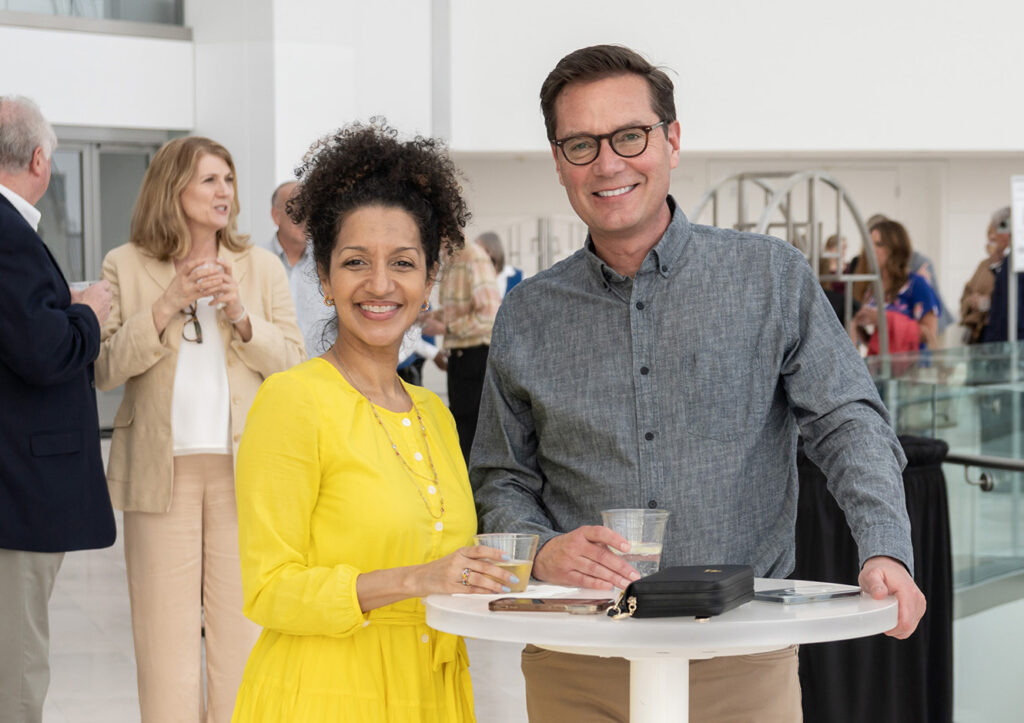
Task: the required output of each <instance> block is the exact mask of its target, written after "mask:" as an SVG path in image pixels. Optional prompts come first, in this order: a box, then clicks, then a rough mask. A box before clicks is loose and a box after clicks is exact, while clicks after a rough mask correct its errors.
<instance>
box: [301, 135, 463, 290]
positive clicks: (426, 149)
mask: <svg viewBox="0 0 1024 723" xmlns="http://www.w3.org/2000/svg"><path fill="white" fill-rule="evenodd" d="M295 175H296V177H297V178H298V179H299V187H298V190H297V192H296V194H295V195H294V196H292V198H291V199H290V200H289V201H288V205H287V210H288V215H289V216H290V217H291V218H292V220H293V221H294V222H295V223H305V224H306V235H307V236H308V237H309V238H310V239H312V241H313V258H314V260H315V261H316V265H317V269H318V270H319V271H320V273H321V274H324V275H326V274H327V273H328V271H329V270H330V266H331V253H332V252H333V251H334V246H335V244H336V243H337V240H338V232H339V231H340V230H341V225H342V224H343V223H344V221H345V219H346V218H347V217H348V215H349V214H350V213H352V212H353V211H356V210H358V209H360V208H365V207H366V206H391V207H396V208H401V209H402V210H404V211H406V212H408V213H409V215H410V216H412V218H413V220H414V221H415V222H416V226H417V227H418V228H419V232H420V241H421V242H422V244H423V251H424V254H425V256H426V258H427V274H428V276H430V277H432V275H433V273H434V270H435V269H436V268H437V264H438V262H439V260H440V257H441V249H442V247H444V250H445V251H446V252H447V253H450V252H452V251H454V250H457V249H459V248H461V247H462V246H463V244H464V243H465V236H464V234H463V229H464V228H465V227H466V222H467V221H468V220H469V210H468V209H467V207H466V202H465V201H464V200H463V198H462V187H461V186H460V184H459V180H458V175H459V174H458V171H457V170H456V168H455V164H454V163H452V160H451V158H449V156H448V152H447V149H446V147H445V145H444V143H443V141H441V140H438V139H436V138H423V137H422V136H416V137H415V138H413V139H412V140H410V141H400V140H398V131H397V130H396V129H394V128H392V127H391V126H389V125H388V124H387V121H386V120H384V119H383V118H371V119H370V122H369V123H368V124H363V123H358V122H357V123H352V124H350V125H348V126H345V127H344V128H342V129H340V130H338V131H336V132H334V133H332V134H330V135H327V136H324V137H323V138H321V139H320V140H318V141H317V142H316V143H314V144H313V145H312V146H310V149H309V151H308V152H307V153H306V155H305V157H304V158H303V159H302V165H301V166H299V167H298V168H296V169H295Z"/></svg>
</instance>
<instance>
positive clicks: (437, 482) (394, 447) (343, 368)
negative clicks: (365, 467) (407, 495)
mask: <svg viewBox="0 0 1024 723" xmlns="http://www.w3.org/2000/svg"><path fill="white" fill-rule="evenodd" d="M331 353H332V354H333V355H334V360H335V361H336V362H338V366H339V367H340V368H341V371H342V373H343V374H344V375H345V378H346V379H347V380H348V383H349V384H351V385H352V388H353V389H355V390H356V391H357V392H359V393H360V394H361V395H362V396H363V399H365V400H366V401H367V402H368V403H369V405H370V411H371V412H373V418H374V419H376V420H377V424H379V425H380V428H381V429H383V430H384V436H385V437H387V440H388V444H390V445H391V450H392V451H393V452H394V453H395V456H396V457H398V459H399V461H401V463H402V466H404V467H405V469H406V471H407V472H408V473H409V476H410V479H409V481H410V482H411V483H412V485H413V487H415V488H416V492H417V493H418V494H419V496H420V499H421V500H423V505H424V506H425V507H426V508H427V514H429V515H430V516H431V517H432V518H434V519H435V520H439V519H441V517H442V516H444V492H442V491H441V482H440V480H439V479H438V476H437V468H436V467H435V466H434V456H433V455H432V454H431V453H430V442H429V441H427V427H426V425H425V424H423V417H421V416H420V410H419V407H417V406H416V402H415V400H414V399H413V398H412V397H411V396H410V397H409V401H410V402H412V411H413V412H415V413H416V421H417V422H419V425H420V434H422V435H423V446H424V447H426V448H427V462H429V463H430V472H431V474H432V475H433V479H432V482H433V483H434V489H436V490H437V494H438V495H439V498H440V501H441V511H440V512H439V513H438V514H436V515H435V514H434V512H433V510H431V509H430V502H429V501H428V500H427V497H426V495H424V494H423V490H421V489H420V486H419V484H417V483H416V479H415V478H416V477H422V478H423V479H429V478H428V477H426V476H424V475H421V474H420V473H418V472H417V471H416V470H414V469H413V468H412V466H411V465H410V464H409V463H408V462H406V461H405V457H403V456H402V453H401V452H399V451H398V445H397V444H395V440H393V439H392V438H391V434H390V433H389V432H388V428H387V427H386V426H384V420H383V419H381V418H380V414H379V413H378V412H377V405H376V404H374V403H373V401H372V400H371V399H370V397H369V396H367V394H366V392H364V391H363V390H362V389H360V388H359V387H357V386H356V383H355V381H354V380H353V378H352V373H351V372H350V371H349V370H348V367H346V366H345V365H344V364H343V363H342V361H341V357H340V356H338V347H337V345H335V346H332V347H331Z"/></svg>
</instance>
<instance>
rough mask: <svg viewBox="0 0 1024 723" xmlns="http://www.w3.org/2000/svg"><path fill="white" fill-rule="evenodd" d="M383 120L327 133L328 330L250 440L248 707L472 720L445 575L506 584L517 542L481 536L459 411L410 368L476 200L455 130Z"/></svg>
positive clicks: (314, 171)
mask: <svg viewBox="0 0 1024 723" xmlns="http://www.w3.org/2000/svg"><path fill="white" fill-rule="evenodd" d="M396 135H397V134H396V131H395V130H393V129H391V128H389V127H388V126H386V125H384V124H383V122H382V121H378V122H374V123H373V124H372V125H361V124H353V125H351V126H349V127H348V128H345V129H343V130H341V131H339V132H337V133H336V134H333V135H331V136H328V137H326V138H323V139H321V140H320V141H318V142H317V143H316V144H315V145H314V146H313V147H312V149H311V150H310V152H309V154H307V156H306V159H305V162H304V165H303V166H302V168H301V169H300V173H301V176H302V187H301V190H300V192H299V195H298V197H297V198H296V199H295V201H294V202H293V206H292V209H291V211H292V213H293V216H294V218H295V219H296V220H297V221H301V222H304V223H305V224H306V227H307V228H308V229H309V233H310V237H311V238H312V241H313V253H314V257H315V259H316V265H317V269H318V271H319V273H320V280H321V284H322V285H323V292H324V297H325V298H326V299H327V300H328V301H329V302H330V303H331V304H332V306H333V308H334V309H335V312H336V314H337V328H338V334H337V338H336V340H335V342H334V343H333V344H332V346H331V348H330V349H329V350H328V351H327V352H325V353H324V354H323V355H321V356H319V357H315V358H313V359H310V360H309V361H307V362H306V363H305V364H300V365H299V366H297V367H295V368H293V369H290V370H289V371H287V372H284V373H282V374H276V375H274V376H273V377H271V378H270V379H268V380H267V381H266V382H265V383H264V385H263V387H262V389H260V392H259V394H258V395H257V397H256V401H255V403H254V404H253V408H252V412H251V413H250V414H249V421H248V423H247V424H246V428H245V435H244V437H243V439H242V447H241V449H240V450H239V455H238V514H239V537H240V541H241V548H242V582H243V586H244V589H245V613H246V615H248V616H249V617H250V618H252V620H254V621H256V622H257V623H259V624H260V625H262V626H263V628H264V629H263V633H262V635H261V636H260V639H259V642H258V643H257V644H256V647H255V648H254V649H253V651H252V655H251V656H250V658H249V662H248V664H247V666H246V669H245V678H244V680H243V682H242V686H241V689H240V691H239V694H238V702H237V706H236V708H235V717H234V720H235V721H237V722H238V723H252V722H254V721H267V722H268V723H270V722H273V723H279V722H280V721H359V722H360V723H374V722H375V721H379V722H380V723H385V722H394V723H397V722H399V721H408V722H410V723H411V722H412V721H417V722H420V723H460V722H461V721H470V720H473V697H472V689H471V683H470V678H469V671H468V666H467V660H466V649H465V645H464V644H463V642H462V640H461V639H460V638H458V637H456V636H454V635H450V634H448V633H442V632H438V631H436V630H433V629H431V628H429V627H427V625H426V622H425V610H424V607H423V603H422V601H421V598H422V597H424V596H426V595H429V594H432V593H465V592H478V593H497V592H502V591H507V590H508V589H509V587H508V585H509V583H510V582H512V581H513V580H512V576H511V573H508V572H505V571H503V570H502V569H501V568H499V567H497V566H496V565H494V564H492V563H490V562H487V560H486V558H490V559H492V560H496V559H500V558H501V553H500V551H498V550H494V549H492V548H488V547H477V546H467V544H468V543H470V542H471V541H472V537H473V535H474V534H475V533H476V527H477V525H476V511H475V509H474V504H473V495H472V492H471V490H470V487H469V479H468V477H467V474H466V465H465V462H464V461H463V459H462V455H461V453H460V450H459V442H458V438H457V436H456V430H455V424H454V422H453V420H452V416H451V414H450V413H449V412H448V411H447V410H446V409H445V408H444V405H443V403H442V402H441V400H440V399H438V397H437V395H435V394H434V393H433V392H430V391H428V390H426V389H423V388H422V387H416V386H411V385H407V384H404V383H403V382H402V381H401V380H400V379H399V377H398V376H397V374H396V373H395V367H396V366H397V364H398V353H399V347H400V346H401V343H402V339H403V337H404V335H405V332H406V329H408V328H409V326H410V325H412V324H413V323H414V322H415V321H416V318H417V316H418V314H419V311H420V310H421V308H423V307H425V306H427V300H428V299H429V298H430V291H431V287H432V285H433V283H434V278H435V276H436V274H437V270H438V261H439V258H440V255H441V250H442V248H445V249H449V250H450V249H457V248H458V247H459V246H460V245H461V244H462V243H463V235H462V233H463V232H462V229H463V228H464V226H465V223H466V218H467V216H468V212H467V210H466V206H465V202H464V201H463V199H462V196H461V194H460V188H459V183H458V181H457V177H456V172H455V167H454V165H453V164H452V162H451V160H450V159H449V158H448V155H447V154H446V153H445V152H444V149H443V146H442V145H441V143H440V142H439V141H436V140H433V139H425V138H419V137H417V138H415V139H413V140H410V141H405V142H403V141H399V140H397V139H396Z"/></svg>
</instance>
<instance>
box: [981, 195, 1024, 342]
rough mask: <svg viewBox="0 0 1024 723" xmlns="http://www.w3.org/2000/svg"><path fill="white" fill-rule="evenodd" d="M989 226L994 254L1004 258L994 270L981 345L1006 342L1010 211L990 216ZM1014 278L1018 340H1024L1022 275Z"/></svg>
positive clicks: (1002, 209)
mask: <svg viewBox="0 0 1024 723" xmlns="http://www.w3.org/2000/svg"><path fill="white" fill-rule="evenodd" d="M992 222H993V223H992V225H993V230H994V231H995V233H994V234H993V243H994V244H995V247H996V250H995V253H994V255H995V254H1000V253H1001V254H1002V256H1003V258H1002V260H1001V261H1000V262H999V264H998V266H997V267H996V268H995V269H994V271H995V279H994V282H993V284H992V304H991V308H990V309H989V315H988V322H987V323H986V324H985V327H984V329H982V331H981V341H982V342H983V343H988V342H997V341H1008V340H1009V338H1010V336H1009V323H1010V322H1009V318H1010V317H1009V309H1008V307H1009V288H1010V285H1009V278H1010V264H1009V261H1008V259H1009V249H1010V242H1011V240H1012V237H1011V233H1010V222H1011V211H1010V207H1009V206H1006V207H1004V208H1001V209H999V210H998V211H996V212H995V214H993V217H992ZM1014 276H1016V277H1017V339H1018V340H1021V339H1024V273H1020V272H1018V273H1016V274H1014Z"/></svg>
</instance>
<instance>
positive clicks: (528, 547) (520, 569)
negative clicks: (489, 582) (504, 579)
mask: <svg viewBox="0 0 1024 723" xmlns="http://www.w3.org/2000/svg"><path fill="white" fill-rule="evenodd" d="M539 540H540V538H539V536H537V535H529V534H523V533H519V532H492V533H489V534H486V535H474V536H473V541H474V542H475V543H476V544H478V545H484V546H485V547H495V548H497V549H499V550H501V551H502V552H504V553H505V554H506V555H508V556H509V559H508V560H490V562H493V563H494V564H495V565H497V566H498V567H500V568H502V569H503V570H508V571H509V572H511V573H512V574H513V575H515V576H516V577H518V578H519V582H517V583H510V584H509V587H510V588H511V592H523V591H524V590H525V589H526V586H527V584H529V582H530V572H531V571H532V570H533V556H534V555H536V554H537V542H538V541H539Z"/></svg>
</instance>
